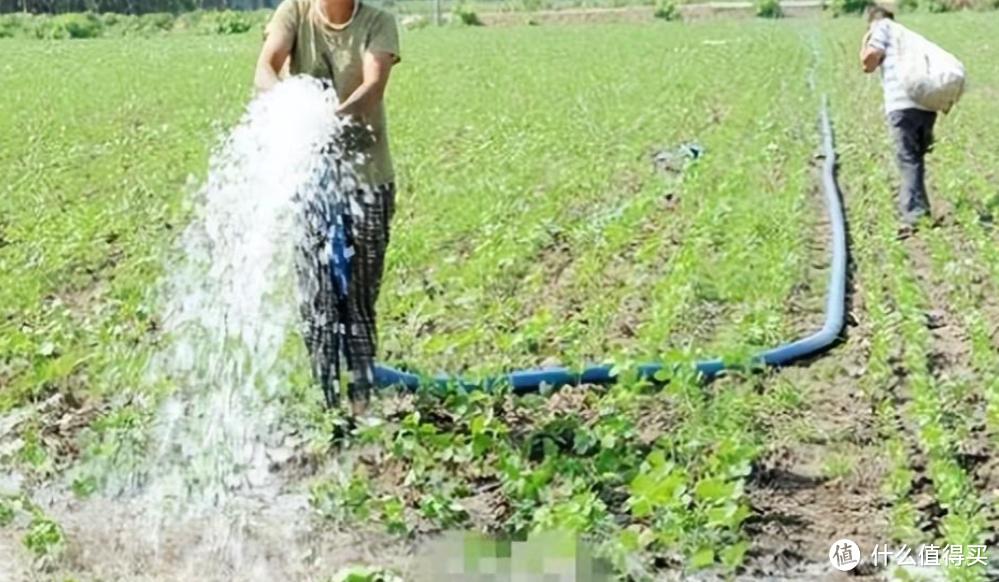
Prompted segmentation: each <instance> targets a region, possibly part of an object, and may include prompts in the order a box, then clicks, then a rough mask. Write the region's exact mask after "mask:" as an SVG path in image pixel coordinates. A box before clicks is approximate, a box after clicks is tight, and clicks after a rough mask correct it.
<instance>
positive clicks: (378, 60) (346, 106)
mask: <svg viewBox="0 0 999 582" xmlns="http://www.w3.org/2000/svg"><path fill="white" fill-rule="evenodd" d="M395 63H396V57H395V55H393V54H391V53H386V52H366V53H364V72H363V75H364V77H363V81H362V82H361V86H360V87H358V88H357V89H356V90H355V91H354V92H353V93H351V94H350V97H348V98H347V99H346V100H344V102H343V103H341V104H340V107H338V108H337V113H338V114H340V115H352V116H356V115H363V114H365V113H368V112H370V111H371V110H372V109H374V107H375V106H376V105H377V104H378V103H379V102H381V100H382V98H383V97H384V96H385V87H386V86H388V80H389V73H390V72H391V71H392V66H393V65H395Z"/></svg>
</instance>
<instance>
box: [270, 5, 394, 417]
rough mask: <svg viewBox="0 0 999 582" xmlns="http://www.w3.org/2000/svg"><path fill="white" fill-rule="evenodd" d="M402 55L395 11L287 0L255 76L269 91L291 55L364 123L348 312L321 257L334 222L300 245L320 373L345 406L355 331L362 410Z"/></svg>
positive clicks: (355, 392) (353, 369) (355, 398)
mask: <svg viewBox="0 0 999 582" xmlns="http://www.w3.org/2000/svg"><path fill="white" fill-rule="evenodd" d="M289 59H290V61H289ZM399 60H400V58H399V32H398V27H397V25H396V22H395V18H394V17H393V16H392V15H391V14H389V13H387V12H384V11H382V10H379V9H378V8H375V7H373V6H370V5H368V4H366V3H363V2H362V0H283V1H282V3H281V5H280V6H278V8H277V10H276V11H275V13H274V15H273V17H272V18H271V21H270V22H269V23H268V25H267V28H266V31H265V40H264V45H263V49H262V50H261V52H260V58H259V60H258V62H257V68H256V76H255V85H256V87H257V89H258V90H260V91H266V90H268V89H270V88H271V87H273V86H274V85H276V84H277V83H278V82H279V79H280V71H281V70H282V69H283V68H284V66H285V63H286V61H288V65H289V70H290V72H291V74H292V75H298V74H304V75H310V76H312V77H315V78H318V79H323V80H326V81H327V82H329V83H330V84H331V85H332V87H333V89H334V90H335V91H336V93H337V97H338V99H339V102H340V105H339V106H338V108H337V110H336V115H341V116H344V117H346V118H349V119H350V120H353V121H355V122H358V123H357V127H359V128H363V130H362V132H361V135H360V136H359V139H353V140H352V142H353V145H352V146H350V147H352V148H353V149H354V151H351V152H348V153H350V154H351V155H353V154H355V153H359V154H361V155H362V157H363V161H362V162H360V163H359V164H357V165H356V166H355V171H356V174H357V177H358V179H359V181H360V182H361V187H360V189H359V190H358V191H357V192H356V193H354V196H353V199H352V200H351V201H350V202H352V203H353V204H354V205H355V206H359V207H360V212H359V213H357V214H356V215H355V216H354V217H353V219H352V221H351V223H350V226H349V231H350V233H349V236H350V238H351V239H352V240H351V242H352V246H353V249H354V255H353V257H352V258H351V260H350V265H351V268H350V273H349V283H348V288H347V294H346V312H347V313H346V314H341V313H338V311H342V310H338V309H337V298H336V297H335V293H334V290H333V282H332V277H331V276H330V271H329V259H328V258H325V259H324V257H322V256H321V255H322V253H324V252H327V251H326V249H327V248H328V246H327V245H328V243H329V236H330V235H329V232H328V230H325V231H324V230H322V229H318V228H317V229H314V231H313V232H311V233H307V238H306V240H307V241H310V242H309V243H307V244H305V245H304V247H300V248H299V255H300V256H299V257H298V259H299V265H300V267H299V281H300V287H301V290H302V294H303V297H302V305H301V311H302V316H303V319H304V336H305V342H306V345H307V347H308V349H309V352H310V358H311V360H312V368H313V374H314V376H315V379H316V381H317V382H319V383H320V384H321V385H322V387H323V390H324V392H326V393H327V395H328V396H327V404H329V405H335V404H336V402H337V400H336V397H333V398H331V397H330V396H329V395H330V394H333V390H332V386H339V378H335V376H336V371H337V369H338V366H337V365H336V364H335V362H336V361H337V358H338V357H339V353H338V351H339V350H338V349H337V346H339V345H340V344H339V343H338V340H337V333H338V331H343V330H344V329H345V330H346V332H345V335H346V338H345V342H344V343H345V344H346V345H343V346H341V347H342V351H343V352H344V353H345V354H347V355H348V358H347V364H348V368H349V371H350V375H351V379H350V381H349V383H348V390H347V392H348V396H349V398H350V401H351V404H352V409H353V413H354V414H355V415H360V414H363V413H364V411H365V410H366V408H367V404H368V401H369V398H370V391H371V387H372V384H373V374H374V370H373V366H374V359H375V352H376V339H377V334H376V328H375V303H376V301H377V298H378V291H379V287H380V283H381V276H382V269H383V265H384V258H385V251H386V248H387V246H388V242H389V224H390V222H391V219H392V214H393V211H394V204H395V184H394V179H395V178H394V172H393V167H392V158H391V155H390V153H389V143H388V132H387V124H386V117H385V108H384V103H383V97H384V94H385V88H386V86H387V84H388V80H389V72H390V71H391V69H392V67H393V66H394V65H395V64H397V63H398V62H399ZM355 133H356V132H355ZM357 137H358V136H356V135H355V138H357ZM306 212H308V210H306ZM305 222H306V223H307V224H308V223H315V220H306V221H305ZM303 255H304V256H303ZM301 265H307V267H305V268H304V269H303V268H302V266H301ZM303 271H304V272H303ZM308 282H311V284H307V283H308ZM316 282H318V285H317V284H316ZM343 319H346V320H347V321H346V325H345V327H341V324H342V323H344V322H343V321H342V320H343Z"/></svg>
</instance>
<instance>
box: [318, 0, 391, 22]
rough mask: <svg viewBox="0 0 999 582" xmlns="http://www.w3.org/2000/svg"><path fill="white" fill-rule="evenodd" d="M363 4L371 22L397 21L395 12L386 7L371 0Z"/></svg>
mask: <svg viewBox="0 0 999 582" xmlns="http://www.w3.org/2000/svg"><path fill="white" fill-rule="evenodd" d="M306 1H308V0H306ZM358 1H360V0H358ZM361 6H363V7H364V11H365V12H367V17H368V20H370V21H371V22H395V14H392V13H391V12H389V11H388V10H385V9H384V8H380V7H378V6H375V5H373V4H371V3H369V2H361Z"/></svg>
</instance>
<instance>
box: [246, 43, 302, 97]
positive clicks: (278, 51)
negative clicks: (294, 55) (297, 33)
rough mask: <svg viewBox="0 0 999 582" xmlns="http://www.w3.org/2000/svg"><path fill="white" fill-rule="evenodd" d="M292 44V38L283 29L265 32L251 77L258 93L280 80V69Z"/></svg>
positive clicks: (289, 52)
mask: <svg viewBox="0 0 999 582" xmlns="http://www.w3.org/2000/svg"><path fill="white" fill-rule="evenodd" d="M292 44H293V39H292V38H291V37H290V36H289V35H288V34H287V33H286V32H284V31H281V30H274V31H271V32H270V33H268V34H267V37H266V38H265V39H264V46H263V48H262V49H260V57H259V58H258V59H257V69H256V73H255V74H254V78H253V84H254V86H255V87H256V88H257V92H258V93H259V92H263V91H267V90H269V89H271V88H273V87H274V85H277V84H278V83H279V82H280V81H281V77H280V73H281V69H282V68H284V64H285V61H287V60H288V57H289V56H290V55H291V48H292Z"/></svg>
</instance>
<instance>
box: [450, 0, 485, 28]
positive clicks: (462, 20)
mask: <svg viewBox="0 0 999 582" xmlns="http://www.w3.org/2000/svg"><path fill="white" fill-rule="evenodd" d="M451 16H452V22H455V23H457V24H463V25H465V26H482V21H481V20H480V19H479V15H478V14H477V13H476V12H475V10H474V9H472V7H471V6H469V5H468V3H467V2H464V1H462V2H458V3H456V4H455V5H454V9H453V10H452V11H451Z"/></svg>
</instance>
